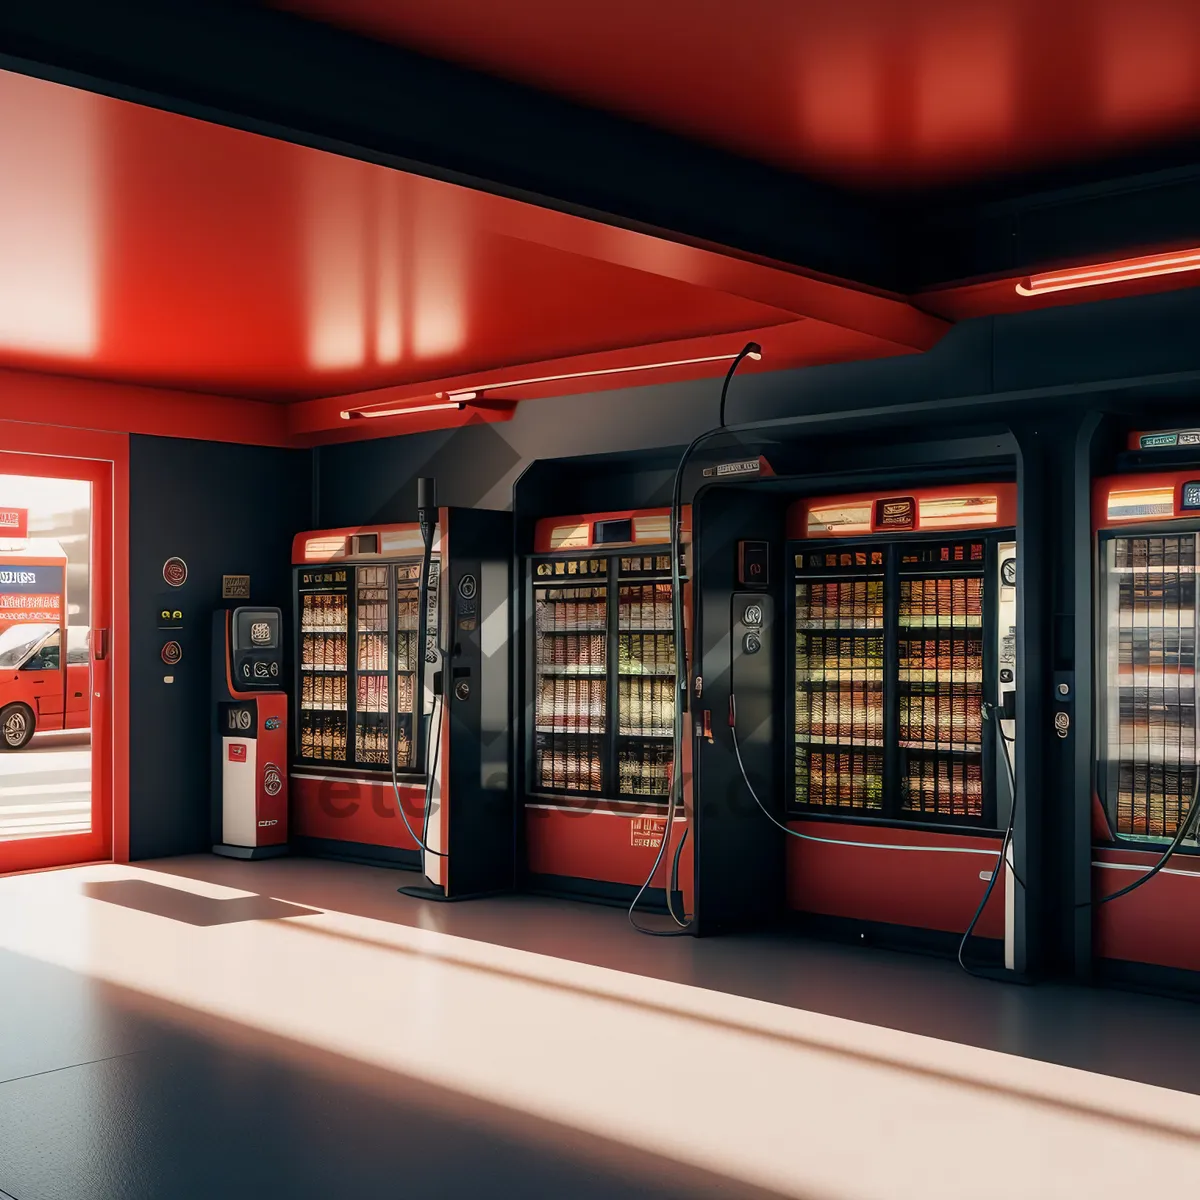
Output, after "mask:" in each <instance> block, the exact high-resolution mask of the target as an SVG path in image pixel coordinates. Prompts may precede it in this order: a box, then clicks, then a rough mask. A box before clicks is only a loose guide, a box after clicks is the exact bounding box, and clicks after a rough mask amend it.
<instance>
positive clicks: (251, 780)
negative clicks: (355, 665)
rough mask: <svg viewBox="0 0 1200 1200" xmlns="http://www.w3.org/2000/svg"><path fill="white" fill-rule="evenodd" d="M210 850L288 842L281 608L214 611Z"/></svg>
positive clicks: (245, 851)
mask: <svg viewBox="0 0 1200 1200" xmlns="http://www.w3.org/2000/svg"><path fill="white" fill-rule="evenodd" d="M212 668H213V676H212V688H213V699H214V704H213V714H214V736H213V754H214V758H215V761H214V763H213V772H212V787H213V793H214V795H213V823H214V825H215V827H216V829H215V841H214V845H213V853H214V854H221V855H224V856H225V857H227V858H271V857H274V856H276V855H279V854H285V853H287V849H288V788H287V739H288V721H287V710H288V702H287V692H286V691H284V683H285V680H284V678H283V613H282V612H281V611H280V610H279V609H278V608H261V607H260V608H249V607H243V608H233V609H228V608H223V609H218V610H217V611H216V612H215V613H214V614H213V639H212Z"/></svg>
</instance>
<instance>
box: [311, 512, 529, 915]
mask: <svg viewBox="0 0 1200 1200" xmlns="http://www.w3.org/2000/svg"><path fill="white" fill-rule="evenodd" d="M423 551H424V546H423V543H422V539H421V533H420V528H419V526H418V525H417V524H416V523H415V522H414V523H412V524H402V525H376V526H370V527H360V528H347V529H329V530H318V531H313V532H308V533H301V534H298V535H297V536H296V538H295V540H294V542H293V566H294V580H295V620H296V631H297V633H296V638H297V647H296V664H295V690H296V716H295V727H294V746H293V755H292V762H291V783H292V828H293V838H294V840H295V842H296V844H297V845H298V846H300V847H302V848H304V849H305V850H306V851H307V852H309V853H314V854H322V855H328V856H333V857H340V858H348V859H355V860H361V861H367V862H374V863H390V864H392V865H395V866H399V867H405V868H410V869H416V870H420V871H421V872H422V873H423V874H424V875H425V876H426V878H427V879H428V880H429V881H430V883H431V884H432V885H433V886H434V888H435V891H436V892H437V893H439V894H440V895H441V896H443V897H447V898H457V897H460V896H464V895H474V894H477V893H480V892H485V891H495V890H500V889H504V888H511V887H512V886H513V869H514V868H513V860H514V849H513V844H514V843H513V838H514V834H513V826H514V817H513V807H512V793H511V787H510V763H509V759H510V745H509V728H510V720H509V715H510V710H511V688H510V679H511V674H510V666H509V655H510V644H509V613H510V611H511V608H510V595H509V589H510V586H511V584H510V566H509V564H510V562H511V557H512V524H511V517H510V516H509V514H507V513H497V512H486V511H481V510H473V509H457V508H441V509H438V510H437V524H436V528H435V533H434V541H433V556H432V562H431V571H430V580H429V591H428V600H427V624H426V643H425V646H424V647H420V646H418V645H417V639H418V624H419V620H418V618H419V613H418V607H419V595H420V588H421V571H422V559H423ZM393 656H394V657H393ZM393 680H394V686H393ZM393 728H394V729H395V744H394V746H392V745H390V744H389V743H390V741H391V730H392V729H393ZM393 753H394V755H395V764H394V765H395V771H394V773H393V762H392V757H391V756H392V754H393ZM393 779H394V780H395V782H393ZM426 779H428V786H426ZM398 803H399V804H400V805H403V813H401V811H400V809H399V808H398ZM405 818H407V824H406V820H405ZM410 830H411V831H410ZM420 843H423V845H424V847H425V849H422V847H421V844H420Z"/></svg>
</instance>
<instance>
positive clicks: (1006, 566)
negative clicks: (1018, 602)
mask: <svg viewBox="0 0 1200 1200" xmlns="http://www.w3.org/2000/svg"><path fill="white" fill-rule="evenodd" d="M1000 579H1001V581H1002V582H1003V583H1004V584H1005V585H1006V586H1008V587H1014V586H1015V585H1016V582H1017V560H1016V559H1015V558H1006V559H1005V560H1004V562H1003V563H1001V564H1000Z"/></svg>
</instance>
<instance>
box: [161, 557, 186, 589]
mask: <svg viewBox="0 0 1200 1200" xmlns="http://www.w3.org/2000/svg"><path fill="white" fill-rule="evenodd" d="M163 578H164V579H165V580H166V581H167V583H169V584H170V585H171V586H172V587H183V585H184V584H185V583H187V563H185V562H184V561H183V559H182V558H168V559H167V561H166V562H165V563H163Z"/></svg>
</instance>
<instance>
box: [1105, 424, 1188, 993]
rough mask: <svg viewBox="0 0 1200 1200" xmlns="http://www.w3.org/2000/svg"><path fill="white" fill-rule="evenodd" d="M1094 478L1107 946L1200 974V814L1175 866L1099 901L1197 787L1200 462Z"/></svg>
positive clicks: (1135, 867)
mask: <svg viewBox="0 0 1200 1200" xmlns="http://www.w3.org/2000/svg"><path fill="white" fill-rule="evenodd" d="M1181 437H1190V438H1191V439H1192V440H1191V442H1190V443H1184V442H1182V441H1180V440H1179V439H1180V438H1181ZM1185 444H1191V445H1192V446H1200V433H1198V432H1192V433H1184V434H1179V433H1170V434H1144V435H1136V434H1135V435H1134V438H1133V446H1132V448H1133V449H1135V450H1136V449H1149V448H1153V447H1157V446H1161V447H1171V448H1172V449H1173V448H1174V447H1176V446H1177V445H1185ZM1141 457H1142V459H1143V462H1144V461H1145V457H1146V456H1141ZM1093 486H1094V491H1093V500H1092V505H1093V509H1092V511H1093V522H1092V524H1093V536H1094V539H1095V542H1094V550H1095V565H1096V633H1097V644H1096V662H1095V669H1096V689H1095V695H1096V712H1095V747H1096V761H1095V773H1094V777H1093V785H1094V790H1093V797H1092V802H1093V813H1092V829H1093V839H1094V843H1095V844H1094V846H1093V852H1092V896H1093V904H1092V912H1093V921H1094V924H1093V929H1094V937H1095V942H1094V947H1095V954H1096V955H1097V956H1098V958H1099V959H1100V960H1101V962H1102V965H1103V966H1104V967H1105V968H1107V969H1110V970H1112V971H1113V972H1114V973H1116V974H1124V973H1127V971H1126V968H1127V967H1128V966H1129V965H1130V964H1132V965H1134V967H1135V968H1150V969H1151V970H1161V969H1167V970H1169V971H1188V972H1200V938H1197V937H1196V935H1195V931H1194V929H1193V927H1192V923H1191V921H1190V920H1189V918H1188V916H1187V914H1189V913H1191V912H1192V911H1193V910H1194V908H1195V906H1196V904H1197V903H1198V902H1200V857H1198V856H1197V852H1198V851H1200V838H1198V837H1197V828H1196V827H1197V825H1200V819H1194V820H1193V821H1192V824H1191V826H1190V830H1189V832H1188V833H1187V834H1186V836H1185V837H1184V838H1183V840H1182V842H1181V844H1180V845H1179V847H1178V851H1177V853H1175V854H1174V855H1173V856H1172V857H1171V859H1170V861H1169V863H1168V865H1167V867H1166V869H1164V870H1161V871H1160V872H1159V873H1158V874H1157V875H1155V876H1154V877H1153V878H1152V879H1150V880H1148V881H1147V882H1146V884H1145V886H1141V887H1139V888H1138V889H1137V890H1136V891H1131V892H1130V893H1129V894H1128V895H1125V896H1122V897H1120V898H1117V899H1114V900H1113V901H1112V902H1111V903H1097V902H1098V901H1101V900H1102V899H1103V898H1104V897H1105V896H1107V895H1110V894H1111V893H1113V892H1116V891H1117V890H1119V889H1122V888H1125V887H1127V886H1128V885H1129V884H1130V883H1132V882H1134V881H1135V880H1137V879H1139V878H1141V877H1142V876H1143V875H1144V874H1145V873H1146V872H1147V870H1148V869H1149V868H1151V867H1153V866H1154V865H1155V864H1156V863H1158V862H1159V860H1160V859H1161V858H1162V856H1163V854H1164V852H1165V851H1166V850H1167V849H1168V848H1169V846H1170V845H1171V843H1172V842H1173V840H1174V839H1175V838H1176V835H1177V834H1178V833H1179V832H1180V824H1181V822H1183V821H1184V820H1185V819H1186V818H1187V816H1188V814H1189V810H1190V808H1191V805H1192V800H1193V797H1194V795H1195V790H1196V771H1197V758H1196V750H1197V739H1196V721H1197V710H1196V563H1197V537H1198V536H1200V469H1198V468H1195V467H1193V468H1191V469H1190V470H1189V469H1186V468H1180V469H1174V470H1165V471H1160V472H1156V473H1150V472H1147V473H1142V474H1128V475H1117V476H1112V477H1109V478H1103V479H1098V480H1096V481H1095V483H1094V485H1093ZM1193 986H1195V985H1194V984H1193Z"/></svg>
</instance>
